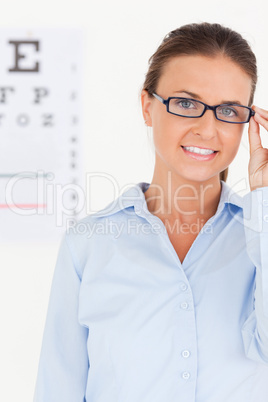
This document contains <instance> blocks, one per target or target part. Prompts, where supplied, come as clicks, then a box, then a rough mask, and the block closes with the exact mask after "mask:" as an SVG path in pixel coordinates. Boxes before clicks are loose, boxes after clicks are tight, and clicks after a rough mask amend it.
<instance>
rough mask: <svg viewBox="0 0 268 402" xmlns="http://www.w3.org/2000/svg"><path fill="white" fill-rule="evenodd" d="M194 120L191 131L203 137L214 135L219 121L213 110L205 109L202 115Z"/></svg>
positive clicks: (207, 137) (208, 137)
mask: <svg viewBox="0 0 268 402" xmlns="http://www.w3.org/2000/svg"><path fill="white" fill-rule="evenodd" d="M193 120H195V122H194V127H193V131H194V133H195V134H197V135H200V136H201V137H202V138H204V139H210V138H213V137H215V136H216V134H217V128H218V123H220V122H219V121H218V120H217V119H216V116H215V114H214V111H213V110H209V109H207V110H206V111H205V113H204V114H203V116H201V117H198V118H196V119H193Z"/></svg>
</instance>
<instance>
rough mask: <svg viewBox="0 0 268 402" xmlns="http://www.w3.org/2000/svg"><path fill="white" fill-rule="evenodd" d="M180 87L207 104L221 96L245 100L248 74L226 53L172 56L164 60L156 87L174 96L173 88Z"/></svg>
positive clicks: (248, 95) (219, 98)
mask: <svg viewBox="0 0 268 402" xmlns="http://www.w3.org/2000/svg"><path fill="white" fill-rule="evenodd" d="M182 90H186V91H189V92H194V93H196V94H198V95H199V96H200V98H201V100H203V101H206V102H208V103H209V102H211V104H216V103H218V102H221V100H222V99H225V100H228V99H230V100H232V99H236V100H239V101H240V102H241V103H243V104H248V101H249V98H250V93H251V78H250V76H249V75H248V74H247V73H246V72H245V71H244V70H243V69H242V68H241V67H240V66H239V65H238V64H236V63H234V62H233V61H231V60H230V59H228V58H227V57H226V56H221V55H219V56H214V57H207V56H201V55H183V56H176V57H173V58H171V59H170V60H168V61H167V63H166V64H165V66H164V68H163V71H162V74H161V77H160V79H159V82H158V86H157V91H158V92H159V94H160V95H161V96H164V97H168V96H172V95H173V96H174V95H175V96H176V94H174V92H176V91H182Z"/></svg>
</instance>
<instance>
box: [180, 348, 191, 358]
mask: <svg viewBox="0 0 268 402" xmlns="http://www.w3.org/2000/svg"><path fill="white" fill-rule="evenodd" d="M181 354H182V356H183V357H184V358H185V359H187V357H189V356H190V352H189V350H183V351H182V353H181Z"/></svg>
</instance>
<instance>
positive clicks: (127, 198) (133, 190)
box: [93, 180, 243, 217]
mask: <svg viewBox="0 0 268 402" xmlns="http://www.w3.org/2000/svg"><path fill="white" fill-rule="evenodd" d="M221 185H222V191H221V197H220V201H219V204H218V208H217V211H216V214H218V213H220V212H221V211H222V210H223V208H224V206H225V204H229V205H231V206H235V207H238V208H241V209H242V208H243V198H242V197H241V196H240V195H238V194H237V193H236V192H235V191H233V190H232V189H231V187H230V186H229V185H228V184H227V183H225V182H224V181H223V180H221ZM149 186H150V183H147V182H139V183H136V184H134V185H133V186H131V187H130V188H128V189H127V190H126V191H124V192H123V193H122V194H121V195H120V196H119V197H117V198H116V199H115V200H114V201H112V202H110V203H109V204H108V205H107V206H106V207H105V208H104V209H102V210H100V211H97V212H95V213H94V214H93V215H94V216H95V217H104V216H108V215H113V214H115V213H116V212H118V211H122V210H124V209H126V208H129V207H134V210H135V212H138V213H139V212H141V211H142V210H143V211H144V212H147V213H149V214H150V212H149V211H148V208H147V203H146V200H145V195H144V192H145V191H146V190H148V188H149Z"/></svg>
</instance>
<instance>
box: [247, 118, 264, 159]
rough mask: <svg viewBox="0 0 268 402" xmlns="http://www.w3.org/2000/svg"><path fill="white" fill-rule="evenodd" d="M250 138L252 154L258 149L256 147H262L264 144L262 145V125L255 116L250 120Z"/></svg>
mask: <svg viewBox="0 0 268 402" xmlns="http://www.w3.org/2000/svg"><path fill="white" fill-rule="evenodd" d="M255 116H256V114H255ZM255 116H254V117H255ZM248 140H249V152H250V155H252V154H253V152H254V151H256V149H258V148H261V147H262V145H261V137H260V126H259V124H258V123H257V122H256V121H255V120H254V118H251V119H250V120H249V127H248Z"/></svg>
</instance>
